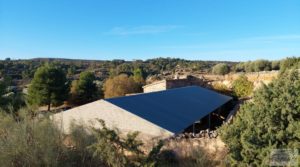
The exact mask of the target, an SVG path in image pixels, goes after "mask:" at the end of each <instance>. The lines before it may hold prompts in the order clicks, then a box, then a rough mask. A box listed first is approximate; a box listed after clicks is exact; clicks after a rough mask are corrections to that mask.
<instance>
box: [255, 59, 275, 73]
mask: <svg viewBox="0 0 300 167" xmlns="http://www.w3.org/2000/svg"><path fill="white" fill-rule="evenodd" d="M253 65H254V67H253V68H254V71H255V72H259V71H270V70H271V63H270V62H269V61H268V60H256V61H254V62H253Z"/></svg>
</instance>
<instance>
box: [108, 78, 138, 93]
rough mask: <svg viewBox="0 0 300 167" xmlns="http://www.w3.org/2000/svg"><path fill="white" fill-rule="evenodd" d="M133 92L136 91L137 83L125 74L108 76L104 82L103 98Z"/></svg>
mask: <svg viewBox="0 0 300 167" xmlns="http://www.w3.org/2000/svg"><path fill="white" fill-rule="evenodd" d="M135 92H138V84H137V83H136V82H135V81H134V79H133V78H132V77H128V76H127V75H126V74H121V75H119V76H116V77H113V78H109V79H107V80H106V81H105V83H104V97H105V98H110V97H117V96H124V95H126V94H129V93H135Z"/></svg>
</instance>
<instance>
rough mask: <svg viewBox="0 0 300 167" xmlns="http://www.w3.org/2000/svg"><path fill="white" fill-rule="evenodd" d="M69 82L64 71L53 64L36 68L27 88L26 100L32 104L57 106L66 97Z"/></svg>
mask: <svg viewBox="0 0 300 167" xmlns="http://www.w3.org/2000/svg"><path fill="white" fill-rule="evenodd" d="M68 93H69V84H68V81H67V79H66V75H65V73H64V72H63V71H62V70H61V69H60V68H57V67H55V66H54V65H49V64H46V65H44V66H42V67H40V68H38V69H37V71H36V72H35V74H34V78H33V80H32V81H31V83H30V86H29V89H28V97H27V100H28V102H29V103H30V104H32V105H39V106H41V105H47V106H48V111H50V106H51V105H54V106H58V105H60V104H62V103H63V102H64V100H66V99H67V98H68Z"/></svg>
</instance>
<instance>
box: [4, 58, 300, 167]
mask: <svg viewBox="0 0 300 167" xmlns="http://www.w3.org/2000/svg"><path fill="white" fill-rule="evenodd" d="M220 63H221V64H220ZM299 67H300V58H287V59H284V60H281V61H272V62H271V61H267V60H257V61H253V62H241V63H235V62H204V61H187V60H181V59H169V58H168V59H162V58H160V59H152V60H147V61H140V60H136V61H132V62H128V61H123V60H114V61H82V60H55V59H49V60H47V59H35V60H9V59H7V60H5V61H0V164H1V165H2V166H13V167H19V166H111V167H123V166H124V167H125V166H133V167H134V166H145V167H146V166H147V167H150V166H217V165H219V166H226V165H227V166H248V165H252V166H265V165H266V162H267V159H266V157H267V156H268V155H269V152H270V150H271V149H274V148H294V149H298V150H299V148H300V132H299V126H300V118H299V115H300V107H299V101H300V99H299V97H300V92H299V90H300V77H299V74H298V73H297V71H296V70H293V69H298V68H299ZM178 68H189V69H190V70H194V71H200V72H203V73H214V74H221V75H225V74H227V73H229V72H231V73H234V72H253V71H268V70H281V75H280V76H279V77H278V78H277V79H275V80H274V81H272V82H271V83H270V84H269V85H265V86H263V87H262V88H260V89H258V90H255V91H254V90H253V83H251V82H250V81H248V80H247V78H245V77H244V76H242V77H240V78H239V79H237V80H236V81H235V82H234V83H233V88H232V89H231V90H229V88H227V87H225V86H224V85H215V88H216V89H217V90H218V91H219V92H223V93H227V94H230V95H233V96H236V98H244V97H250V98H252V99H251V100H250V101H248V102H246V103H245V104H243V105H242V106H241V108H240V110H239V112H238V114H237V115H236V116H235V117H234V119H233V121H232V122H231V123H229V124H226V125H223V126H222V127H220V128H219V132H220V134H221V139H222V140H223V142H224V143H225V144H226V146H227V147H228V154H227V156H226V158H224V161H223V162H221V161H214V160H212V159H211V157H209V155H207V154H206V153H205V151H203V150H201V149H200V148H197V149H196V150H194V154H191V155H189V156H181V157H179V156H178V155H176V153H175V152H174V151H173V150H168V149H166V148H165V147H164V146H165V143H164V142H162V141H160V142H159V141H158V142H157V143H156V144H155V145H153V148H152V149H150V150H149V151H144V149H143V146H144V143H143V142H142V141H139V140H138V133H136V132H133V133H131V134H129V135H128V136H126V137H121V136H120V135H119V133H118V131H117V130H113V129H109V128H107V127H106V126H105V122H103V121H101V120H99V121H100V122H101V124H102V129H93V128H91V127H88V128H87V127H86V128H83V127H82V126H78V125H77V126H75V125H74V127H73V130H72V133H71V134H70V135H65V134H62V133H61V132H60V131H59V129H58V128H57V127H56V126H55V125H54V124H53V122H52V121H51V120H50V119H49V116H51V112H40V111H39V110H38V107H40V106H44V105H47V106H48V109H49V110H51V107H52V106H53V107H55V106H57V105H62V104H63V105H65V104H72V105H81V104H85V103H88V102H91V101H94V100H97V99H100V98H103V97H115V96H123V95H125V94H128V93H137V92H141V87H142V86H143V85H144V84H145V80H146V78H147V77H149V76H155V75H160V74H161V73H164V72H166V71H168V72H174V71H175V69H178ZM28 84H30V85H28ZM27 87H28V92H27V93H25V94H24V93H23V92H22V89H23V88H27ZM86 129H88V131H86ZM88 132H89V133H88ZM225 160H226V161H225Z"/></svg>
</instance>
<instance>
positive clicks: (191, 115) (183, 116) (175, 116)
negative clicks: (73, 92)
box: [105, 86, 232, 133]
mask: <svg viewBox="0 0 300 167" xmlns="http://www.w3.org/2000/svg"><path fill="white" fill-rule="evenodd" d="M231 99H232V98H231V97H228V96H225V95H222V94H219V93H216V92H214V91H212V90H209V89H205V88H202V87H198V86H189V87H183V88H176V89H169V90H165V91H159V92H151V93H144V94H138V95H132V96H124V97H117V98H110V99H105V100H106V101H108V102H110V103H112V104H114V105H116V106H119V107H120V108H123V109H125V110H127V111H129V112H131V113H133V114H135V115H137V116H139V117H142V118H144V119H145V120H148V121H150V122H152V123H154V124H156V125H158V126H160V127H162V128H164V129H167V130H168V131H170V132H173V133H179V132H182V131H183V130H184V129H185V128H187V127H188V126H189V125H191V124H193V123H194V122H195V121H197V120H200V119H201V118H203V117H205V116H206V115H208V114H209V113H210V112H213V111H214V110H216V109H217V108H219V107H220V106H222V105H223V104H225V103H227V102H228V101H230V100H231Z"/></svg>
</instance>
